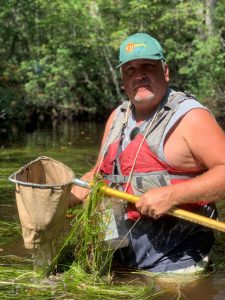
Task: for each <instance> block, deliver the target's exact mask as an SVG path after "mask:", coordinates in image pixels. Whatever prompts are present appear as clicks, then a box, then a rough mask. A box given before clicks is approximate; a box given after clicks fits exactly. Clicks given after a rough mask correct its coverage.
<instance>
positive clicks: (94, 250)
mask: <svg viewBox="0 0 225 300" xmlns="http://www.w3.org/2000/svg"><path fill="white" fill-rule="evenodd" d="M102 185H103V183H102V182H101V181H97V180H96V181H95V184H94V185H93V188H92V190H91V192H90V193H89V195H88V198H87V200H86V202H85V204H84V206H83V207H79V208H75V209H73V210H72V211H71V213H72V214H74V216H75V217H74V219H73V220H72V222H71V225H72V228H71V230H70V233H69V235H68V236H67V238H66V240H65V242H64V244H63V246H62V248H61V250H60V251H59V253H58V255H57V256H56V257H55V259H54V260H53V265H54V264H56V263H58V261H62V257H63V253H64V252H65V250H67V249H71V248H73V249H74V250H73V255H74V257H73V265H72V266H71V267H74V266H75V265H76V266H79V268H81V269H82V270H84V271H85V272H88V273H90V274H92V275H94V277H95V279H96V280H97V278H99V277H101V275H102V274H105V273H108V272H109V270H110V266H111V262H112V254H113V253H112V250H110V249H107V248H105V247H103V241H104V236H105V232H106V228H107V225H108V224H107V222H105V217H104V210H105V208H106V207H105V203H104V201H103V198H104V193H103V192H102V189H101V187H102ZM108 205H111V204H110V203H109V204H108Z"/></svg>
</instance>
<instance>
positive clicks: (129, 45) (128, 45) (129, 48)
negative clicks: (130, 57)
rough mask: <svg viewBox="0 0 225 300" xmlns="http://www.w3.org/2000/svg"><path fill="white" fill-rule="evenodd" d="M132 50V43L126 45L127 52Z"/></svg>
mask: <svg viewBox="0 0 225 300" xmlns="http://www.w3.org/2000/svg"><path fill="white" fill-rule="evenodd" d="M133 49H134V43H129V44H127V46H126V51H127V52H131V51H133Z"/></svg>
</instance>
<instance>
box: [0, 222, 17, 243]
mask: <svg viewBox="0 0 225 300" xmlns="http://www.w3.org/2000/svg"><path fill="white" fill-rule="evenodd" d="M20 231H21V229H20V225H19V223H17V222H9V221H1V220H0V246H2V245H5V244H8V243H10V242H12V241H13V240H15V239H16V238H18V237H19V236H21V233H20Z"/></svg>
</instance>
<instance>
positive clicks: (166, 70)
mask: <svg viewBox="0 0 225 300" xmlns="http://www.w3.org/2000/svg"><path fill="white" fill-rule="evenodd" d="M164 76H165V80H166V82H169V81H170V70H169V66H168V65H167V63H165V65H164Z"/></svg>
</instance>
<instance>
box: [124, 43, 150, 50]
mask: <svg viewBox="0 0 225 300" xmlns="http://www.w3.org/2000/svg"><path fill="white" fill-rule="evenodd" d="M136 47H146V44H134V43H128V44H127V45H126V51H127V52H132V51H133V50H134V48H136Z"/></svg>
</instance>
